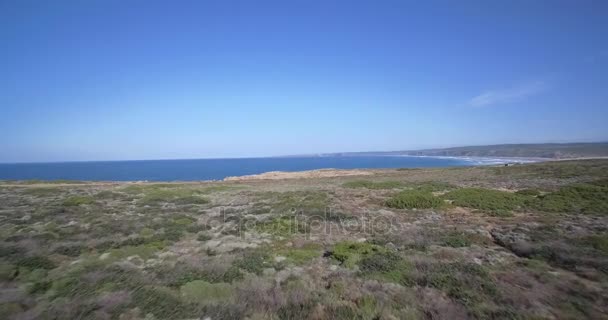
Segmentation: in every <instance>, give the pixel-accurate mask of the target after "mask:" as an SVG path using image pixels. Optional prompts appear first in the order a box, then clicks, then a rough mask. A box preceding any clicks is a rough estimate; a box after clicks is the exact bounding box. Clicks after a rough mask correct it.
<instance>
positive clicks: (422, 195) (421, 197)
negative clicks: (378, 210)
mask: <svg viewBox="0 0 608 320" xmlns="http://www.w3.org/2000/svg"><path fill="white" fill-rule="evenodd" d="M443 204H444V202H443V200H441V199H440V198H437V197H435V196H434V195H433V194H432V193H430V192H424V191H420V190H405V191H401V192H399V193H398V194H396V195H394V196H393V197H391V198H390V199H388V200H387V201H386V205H387V206H388V207H391V208H396V209H414V208H416V209H428V208H439V207H441V206H442V205H443Z"/></svg>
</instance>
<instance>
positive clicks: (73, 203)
mask: <svg viewBox="0 0 608 320" xmlns="http://www.w3.org/2000/svg"><path fill="white" fill-rule="evenodd" d="M93 203H95V199H94V198H93V197H90V196H73V197H69V198H67V199H65V200H64V201H63V205H64V206H66V207H77V206H80V205H87V204H93Z"/></svg>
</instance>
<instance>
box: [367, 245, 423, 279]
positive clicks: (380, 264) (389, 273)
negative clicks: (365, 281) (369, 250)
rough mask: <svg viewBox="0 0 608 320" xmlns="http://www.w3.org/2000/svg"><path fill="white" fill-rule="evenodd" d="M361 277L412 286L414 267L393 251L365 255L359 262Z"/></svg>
mask: <svg viewBox="0 0 608 320" xmlns="http://www.w3.org/2000/svg"><path fill="white" fill-rule="evenodd" d="M359 270H360V273H361V275H363V276H365V277H368V278H373V279H378V280H383V281H388V282H394V283H398V284H402V285H410V284H411V282H412V280H411V277H412V276H411V271H412V265H411V264H410V263H408V262H407V261H406V260H405V259H403V258H402V257H401V256H399V255H398V254H397V253H395V252H392V251H379V252H374V253H373V254H369V255H365V256H364V257H363V258H362V259H361V260H360V261H359Z"/></svg>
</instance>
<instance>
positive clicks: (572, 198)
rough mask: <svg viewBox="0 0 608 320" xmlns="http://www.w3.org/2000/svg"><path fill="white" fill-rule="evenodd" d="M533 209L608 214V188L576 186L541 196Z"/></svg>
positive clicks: (588, 185)
mask: <svg viewBox="0 0 608 320" xmlns="http://www.w3.org/2000/svg"><path fill="white" fill-rule="evenodd" d="M532 205H533V207H535V208H536V209H538V210H540V211H545V212H563V213H583V214H608V187H604V186H602V185H594V184H576V185H570V186H566V187H562V188H560V189H559V190H558V191H556V192H552V193H549V194H546V195H542V196H539V197H538V199H536V201H534V202H532Z"/></svg>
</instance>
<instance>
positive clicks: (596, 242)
mask: <svg viewBox="0 0 608 320" xmlns="http://www.w3.org/2000/svg"><path fill="white" fill-rule="evenodd" d="M580 242H581V243H582V244H583V245H587V246H590V247H592V248H593V249H595V250H597V251H599V252H601V253H603V254H607V255H608V234H599V235H593V236H588V237H585V238H582V239H581V240H580Z"/></svg>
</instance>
